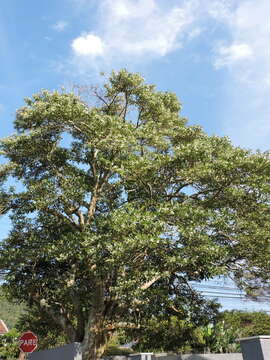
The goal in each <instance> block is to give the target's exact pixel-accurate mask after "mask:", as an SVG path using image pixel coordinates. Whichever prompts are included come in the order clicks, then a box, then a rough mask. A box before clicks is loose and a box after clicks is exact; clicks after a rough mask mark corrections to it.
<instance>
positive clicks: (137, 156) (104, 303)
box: [0, 70, 270, 360]
mask: <svg viewBox="0 0 270 360" xmlns="http://www.w3.org/2000/svg"><path fill="white" fill-rule="evenodd" d="M93 93H94V95H95V98H96V99H97V103H94V102H92V103H91V102H90V103H89V102H88V103H87V102H86V101H85V100H83V99H82V98H81V97H79V96H77V95H76V94H74V93H66V92H62V93H59V92H56V91H55V92H49V91H42V92H40V93H38V94H36V95H33V97H32V98H27V99H26V105H25V106H24V107H22V108H21V109H19V111H18V112H17V116H16V119H15V129H16V130H17V134H16V135H14V136H11V137H8V138H6V139H3V140H2V142H1V149H2V152H3V153H4V154H5V157H6V158H7V159H8V160H9V163H8V164H7V165H6V173H7V174H8V175H10V176H13V177H14V178H15V179H17V180H18V181H21V183H22V185H23V188H20V189H18V190H17V191H14V194H13V196H12V201H11V206H12V209H13V213H12V220H13V229H12V232H11V234H10V236H9V237H8V238H7V239H6V241H5V242H4V243H3V244H1V260H0V263H1V268H2V269H4V271H5V273H6V276H5V279H6V284H5V287H6V291H8V292H9V294H10V295H11V296H13V297H14V298H17V299H21V300H23V301H26V302H28V304H29V305H31V304H34V305H35V306H36V307H37V308H38V309H39V310H40V311H42V312H45V313H46V314H47V315H48V316H49V317H50V318H51V319H52V321H54V322H55V323H57V324H58V325H59V326H60V327H61V328H62V329H63V331H64V333H65V334H66V336H67V338H68V339H69V341H75V340H76V341H81V342H82V351H83V359H84V360H89V359H91V360H95V359H99V358H100V357H101V355H102V353H103V351H104V348H105V346H106V343H107V342H108V340H109V339H110V337H111V336H112V335H113V333H114V332H115V331H117V329H120V328H135V327H140V326H143V324H144V323H146V322H147V321H148V320H149V319H150V318H151V317H153V316H155V317H159V316H160V317H161V316H163V315H166V316H171V315H177V316H179V317H180V318H181V317H183V316H186V315H188V314H190V310H189V309H190V308H192V309H196V304H200V302H201V300H200V299H201V298H200V297H199V296H198V295H197V294H196V293H195V292H194V290H193V289H192V288H191V287H190V286H189V281H190V280H197V281H200V280H203V279H208V278H212V277H213V276H217V275H219V274H226V273H228V272H230V273H232V272H234V271H237V270H239V269H243V268H246V267H249V266H251V267H254V269H255V267H256V271H257V275H258V276H259V275H260V269H258V267H257V262H256V259H257V258H258V257H259V254H264V256H266V255H267V256H268V255H269V247H268V245H269V233H268V229H269V173H270V162H269V155H268V154H261V153H256V154H252V153H250V152H249V151H246V150H242V149H240V148H235V147H233V146H232V145H231V143H230V141H229V140H228V139H227V138H219V137H216V136H208V135H207V134H205V133H204V132H203V131H202V130H201V128H200V127H198V126H188V125H187V122H186V120H185V119H184V118H182V117H181V116H180V115H179V111H180V109H181V106H180V103H179V101H178V100H177V98H176V96H175V95H174V94H172V93H168V92H159V91H156V90H155V88H154V86H152V85H147V84H145V83H144V81H143V79H142V78H141V76H140V75H138V74H132V73H128V72H127V71H125V70H122V71H120V72H119V73H113V74H112V76H111V77H110V79H109V81H108V82H107V83H106V84H105V85H104V87H103V88H102V89H97V88H93ZM262 265H263V266H264V267H266V266H267V263H266V262H264V263H263V264H262ZM261 271H262V272H263V268H261ZM203 307H205V309H207V307H208V305H207V304H205V305H204V306H203Z"/></svg>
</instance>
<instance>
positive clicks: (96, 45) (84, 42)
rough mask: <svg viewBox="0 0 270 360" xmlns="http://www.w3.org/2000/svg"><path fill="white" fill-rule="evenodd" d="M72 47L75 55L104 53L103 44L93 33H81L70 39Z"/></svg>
mask: <svg viewBox="0 0 270 360" xmlns="http://www.w3.org/2000/svg"><path fill="white" fill-rule="evenodd" d="M71 46H72V49H73V51H74V52H75V53H76V54H77V55H79V56H80V55H83V56H85V55H91V56H97V55H102V54H103V53H104V49H105V45H104V43H103V41H102V39H101V38H100V37H99V36H96V35H94V34H86V35H81V36H79V37H77V38H76V39H74V40H73V41H72V44H71Z"/></svg>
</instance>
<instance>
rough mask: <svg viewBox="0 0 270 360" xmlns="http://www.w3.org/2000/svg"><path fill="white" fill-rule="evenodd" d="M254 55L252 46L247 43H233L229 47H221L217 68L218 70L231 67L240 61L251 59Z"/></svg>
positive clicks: (216, 62) (216, 63)
mask: <svg viewBox="0 0 270 360" xmlns="http://www.w3.org/2000/svg"><path fill="white" fill-rule="evenodd" d="M253 55H254V54H253V51H252V49H251V47H250V45H248V44H245V43H242V44H241V43H233V44H231V45H229V46H220V48H219V49H218V58H217V59H216V61H215V66H216V68H220V67H223V66H230V65H233V64H235V63H237V62H239V61H243V60H248V59H251V58H252V57H253Z"/></svg>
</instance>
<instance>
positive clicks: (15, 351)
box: [0, 329, 20, 360]
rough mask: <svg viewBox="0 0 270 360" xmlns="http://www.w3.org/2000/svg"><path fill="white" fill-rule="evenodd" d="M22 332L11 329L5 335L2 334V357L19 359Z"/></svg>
mask: <svg viewBox="0 0 270 360" xmlns="http://www.w3.org/2000/svg"><path fill="white" fill-rule="evenodd" d="M19 336H20V334H19V332H18V331H17V330H15V329H13V330H10V331H9V332H8V333H6V334H5V335H1V336H0V358H1V359H3V360H13V359H17V358H18V355H19V352H20V351H19V343H18V338H19Z"/></svg>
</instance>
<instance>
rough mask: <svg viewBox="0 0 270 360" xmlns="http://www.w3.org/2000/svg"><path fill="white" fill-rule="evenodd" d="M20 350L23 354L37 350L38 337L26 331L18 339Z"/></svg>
mask: <svg viewBox="0 0 270 360" xmlns="http://www.w3.org/2000/svg"><path fill="white" fill-rule="evenodd" d="M19 343H20V346H19V347H20V350H21V351H23V352H24V353H31V352H33V351H34V350H36V348H37V343H38V337H37V336H36V335H35V334H33V333H32V331H27V332H25V333H23V334H22V335H21V337H20V338H19Z"/></svg>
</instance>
